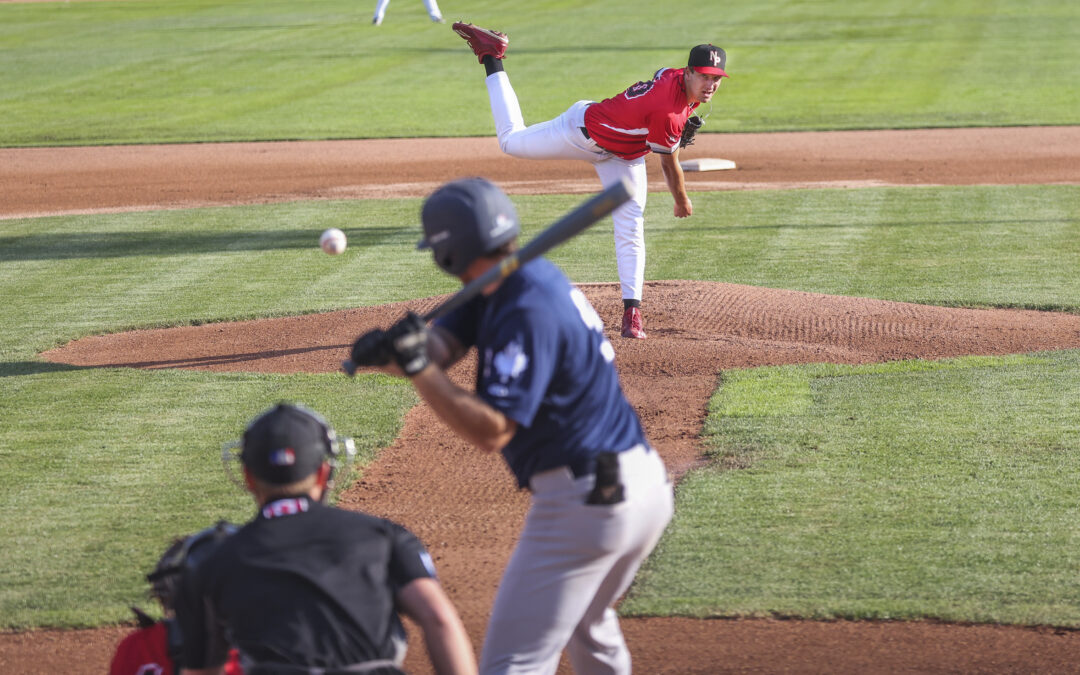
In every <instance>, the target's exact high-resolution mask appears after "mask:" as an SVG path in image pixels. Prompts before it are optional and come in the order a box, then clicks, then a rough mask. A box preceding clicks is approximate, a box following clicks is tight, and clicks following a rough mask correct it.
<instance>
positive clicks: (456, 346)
mask: <svg viewBox="0 0 1080 675" xmlns="http://www.w3.org/2000/svg"><path fill="white" fill-rule="evenodd" d="M421 220H422V221H423V226H424V239H423V240H422V241H421V246H422V247H424V248H430V249H431V250H432V253H433V255H434V258H435V262H436V264H438V265H439V266H440V267H441V268H442V269H443V270H444V271H446V272H448V273H449V274H452V275H454V276H456V277H458V278H459V279H460V280H461V281H462V282H464V283H468V282H469V281H471V280H473V279H476V278H478V277H479V276H481V275H482V274H484V272H486V271H487V270H489V269H491V268H492V267H494V266H495V265H498V264H500V262H501V261H502V260H503V259H505V258H506V257H507V256H509V255H511V254H512V253H513V252H514V251H516V247H517V236H518V232H519V230H520V225H519V222H518V216H517V212H516V210H515V209H514V206H513V204H511V202H510V200H509V199H508V198H507V197H506V195H505V194H503V192H502V191H500V190H499V189H498V188H497V187H495V185H493V184H492V183H490V182H489V181H486V180H484V179H481V178H471V179H465V180H459V181H454V182H451V183H448V184H446V185H444V186H443V187H441V188H440V189H438V190H436V191H435V193H433V194H432V195H431V196H430V197H429V198H428V199H427V201H426V202H425V203H424V207H423V210H422V213H421ZM472 347H475V348H476V350H477V355H478V360H479V363H478V370H477V378H476V389H475V393H473V392H470V391H467V390H465V389H462V388H461V387H458V386H457V385H455V384H454V383H453V382H452V381H451V380H450V379H449V378H448V377H447V375H446V368H448V367H449V366H451V365H452V364H454V363H456V362H457V361H459V360H460V359H461V358H462V357H463V356H464V355H465V354H466V352H467V351H468V350H470V349H471V348H472ZM351 359H352V361H353V363H355V364H357V365H369V366H384V369H385V370H387V371H388V372H393V373H396V374H404V375H405V376H407V377H409V378H411V380H412V382H413V385H414V386H415V387H416V390H417V391H418V392H419V393H420V395H421V396H422V397H423V398H424V400H425V401H426V402H427V403H428V404H429V405H430V406H431V408H432V410H434V411H435V413H436V414H437V415H438V416H439V418H440V419H441V420H442V421H443V422H444V423H446V424H447V426H449V427H450V428H451V429H452V430H453V431H454V432H456V433H457V434H458V435H460V436H461V437H462V438H464V439H466V440H468V441H469V442H471V443H473V444H475V445H476V446H477V447H478V448H479V449H480V450H483V451H488V452H501V453H502V455H503V458H504V459H505V460H506V463H507V464H508V465H509V467H510V470H511V471H512V472H513V474H514V476H515V478H516V480H517V484H518V486H519V487H521V488H525V489H528V490H529V491H530V492H531V493H532V500H531V502H530V506H529V512H528V515H527V517H526V521H525V527H524V529H523V530H522V532H521V537H520V540H519V541H518V544H517V546H516V548H515V550H514V552H513V555H512V556H511V558H510V562H509V563H508V565H507V567H506V570H505V571H504V572H503V576H502V581H501V582H500V584H499V590H498V593H497V594H496V598H495V605H494V607H493V608H492V612H491V618H490V620H489V623H488V629H487V634H486V636H485V638H484V647H483V651H482V655H481V660H480V672H482V673H530V674H535V673H554V672H555V670H556V668H557V666H558V663H559V656H560V654H561V653H562V651H563V649H564V648H565V649H566V650H567V653H568V655H569V658H570V662H571V664H572V665H573V667H574V670H575V671H576V672H578V673H629V672H630V653H629V651H628V650H627V648H626V643H625V641H624V640H623V636H622V632H621V631H620V629H619V623H618V619H617V615H616V613H615V610H614V609H613V607H612V606H613V605H614V603H615V601H616V600H618V598H619V597H620V596H621V595H622V594H623V592H625V591H626V589H627V588H628V587H629V585H630V582H631V581H632V580H633V578H634V575H635V574H636V573H637V570H638V567H639V566H640V565H641V562H642V561H643V560H644V559H645V558H646V556H648V555H649V553H650V552H651V551H652V549H653V547H654V546H655V545H656V542H657V541H658V540H659V538H660V535H661V533H662V532H663V530H664V528H665V527H666V526H667V523H668V521H669V520H670V519H671V514H672V508H673V507H672V501H673V499H672V489H671V483H670V481H669V480H668V477H667V472H666V470H665V468H664V464H663V462H662V461H661V459H660V457H659V456H658V455H657V453H656V451H655V450H653V449H652V447H650V445H649V443H648V440H647V439H646V438H645V434H644V432H643V430H642V427H641V422H640V421H639V419H638V416H637V414H636V413H635V412H634V409H633V408H632V407H631V406H630V404H629V402H627V400H626V397H625V396H624V395H623V391H622V387H621V385H620V383H619V379H618V375H617V373H616V371H615V366H614V360H615V350H614V348H613V347H612V345H611V343H610V342H609V341H608V340H607V338H606V337H605V336H604V326H603V322H602V321H601V320H600V317H599V316H598V315H597V313H596V311H595V310H594V309H593V307H592V305H590V304H589V301H588V300H586V299H585V296H584V294H582V292H581V291H580V290H579V289H577V288H575V287H574V286H573V285H571V284H570V282H569V281H568V280H567V278H566V277H565V276H564V275H563V273H562V272H561V271H560V270H559V269H558V268H557V267H555V266H554V265H553V264H551V263H550V262H548V261H547V260H545V259H543V258H537V259H535V260H533V261H531V262H528V263H525V264H524V265H523V266H522V267H521V268H520V269H518V270H517V271H516V272H514V273H513V274H511V275H510V276H509V277H507V278H505V279H504V280H502V281H501V282H495V283H494V284H492V285H491V286H489V287H488V288H486V289H485V290H484V292H483V293H482V294H481V295H479V296H477V297H475V298H474V299H473V300H471V301H470V302H469V303H467V304H466V305H464V306H463V307H461V308H460V309H458V310H456V311H452V312H451V313H450V314H448V315H447V316H446V317H444V318H443V319H440V320H439V321H437V322H436V323H435V324H434V325H433V326H432V327H431V328H428V327H427V326H425V324H424V322H423V320H422V319H421V318H420V317H419V316H417V315H415V314H409V315H408V316H407V317H406V318H405V319H403V320H402V321H400V322H399V323H397V324H396V325H394V326H393V327H391V328H390V330H389V331H382V330H376V331H372V332H370V333H367V334H365V335H363V336H361V337H360V338H359V339H358V340H357V341H356V343H355V344H354V345H353V348H352V352H351ZM387 359H393V362H392V363H391V364H389V365H387Z"/></svg>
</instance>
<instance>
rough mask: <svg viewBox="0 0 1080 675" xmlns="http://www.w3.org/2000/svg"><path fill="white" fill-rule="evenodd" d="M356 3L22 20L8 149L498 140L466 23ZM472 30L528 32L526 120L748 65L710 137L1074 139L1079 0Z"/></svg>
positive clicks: (550, 9) (522, 55) (7, 18)
mask: <svg viewBox="0 0 1080 675" xmlns="http://www.w3.org/2000/svg"><path fill="white" fill-rule="evenodd" d="M371 10H372V6H369V5H368V4H364V3H356V2H354V1H353V0H309V1H308V2H304V3H296V2H292V1H288V0H232V1H227V2H209V1H207V0H176V1H175V2H168V3H157V2H130V1H124V2H72V3H64V2H56V3H28V4H4V5H2V6H0V59H2V62H3V65H4V67H3V72H4V80H5V87H4V90H3V91H2V92H0V145H2V146H18V145H67V144H98V143H148V142H176V141H218V140H266V139H301V138H303V139H322V138H369V137H385V136H391V137H409V136H442V135H481V134H482V135H488V134H491V133H492V124H491V120H490V117H489V115H488V106H487V98H486V93H485V90H484V86H483V82H482V80H483V71H482V69H480V67H479V66H478V65H477V63H476V60H475V58H474V57H473V56H472V54H471V52H470V51H469V50H468V48H467V47H466V46H465V44H464V43H463V42H462V41H461V39H460V38H459V37H458V36H457V35H455V34H454V33H453V32H452V31H451V30H450V27H449V25H439V24H432V23H431V22H430V21H428V19H427V16H426V14H425V12H424V8H423V6H422V5H420V4H416V3H397V4H395V5H394V6H393V7H392V8H391V9H390V10H389V14H388V17H387V21H386V23H385V24H384V25H383V26H381V27H379V28H375V27H373V26H371V25H370V20H371V14H370V12H371ZM447 11H448V12H451V11H453V12H462V15H461V16H460V17H458V16H457V15H456V14H448V15H447V17H448V20H450V21H453V20H454V19H456V18H461V19H464V20H468V21H472V22H474V23H478V24H480V25H489V26H490V27H493V28H499V29H501V30H504V31H506V32H507V33H509V35H510V37H511V44H510V52H509V56H508V57H507V60H506V67H507V69H508V72H509V73H510V74H511V76H512V79H513V82H514V85H515V88H516V89H517V91H518V95H519V97H520V98H521V102H522V107H523V109H524V110H525V111H526V114H527V117H526V121H540V120H543V119H548V118H549V117H552V116H554V115H555V114H557V113H559V112H562V111H563V110H565V109H566V106H567V105H569V104H570V103H571V102H573V101H575V100H578V99H584V98H591V99H599V98H603V97H606V96H611V95H613V94H615V93H617V92H618V91H621V90H622V89H624V88H625V87H626V86H628V85H630V84H632V83H633V82H636V81H638V80H641V79H645V78H647V77H651V76H652V73H653V72H654V71H655V70H656V69H657V68H659V67H661V66H681V65H683V64H685V62H686V54H687V52H688V50H689V47H690V46H692V45H694V44H697V43H700V42H714V43H716V44H718V45H720V46H722V47H724V48H725V49H726V50H727V51H728V53H729V61H728V66H729V68H728V69H729V71H730V73H731V75H732V78H731V80H730V81H728V82H725V83H724V87H723V88H722V89H721V93H720V96H719V98H718V99H717V100H716V101H715V104H714V107H713V112H712V116H711V117H710V120H709V124H708V126H707V127H706V131H765V130H770V131H775V130H795V129H842V128H890V127H940V126H948V127H952V126H996V125H1032V124H1074V123H1076V122H1077V119H1078V116H1080V88H1078V87H1076V86H1075V85H1076V82H1077V80H1078V79H1080V65H1078V64H1080V40H1077V39H1076V36H1077V35H1078V34H1080V16H1078V12H1077V11H1076V7H1075V3H1074V2H1071V1H1070V0H1036V1H1032V0H991V1H987V0H953V1H952V2H948V3H941V2H929V1H922V2H910V1H906V0H862V1H860V2H849V1H848V0H822V1H820V2H814V3H801V2H791V1H790V0H766V1H765V2H729V3H725V4H724V5H723V6H722V7H719V6H718V7H716V8H712V10H709V9H708V8H706V7H702V11H700V12H699V13H697V14H695V15H693V16H692V17H691V16H688V15H687V13H686V12H683V11H677V12H672V11H671V8H670V7H669V6H668V5H665V4H663V3H657V2H655V1H654V0H595V1H593V2H588V3H569V2H565V1H563V0H536V1H535V2H529V3H516V4H507V3H506V2H501V1H499V0H474V1H473V2H470V3H468V5H467V7H462V8H453V9H451V8H447Z"/></svg>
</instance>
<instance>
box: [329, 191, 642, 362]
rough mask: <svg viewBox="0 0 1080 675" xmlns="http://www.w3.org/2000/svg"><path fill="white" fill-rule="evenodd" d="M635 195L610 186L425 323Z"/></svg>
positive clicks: (471, 284) (450, 300)
mask: <svg viewBox="0 0 1080 675" xmlns="http://www.w3.org/2000/svg"><path fill="white" fill-rule="evenodd" d="M632 195H633V184H632V183H631V182H630V179H628V178H623V179H622V180H620V181H619V182H617V183H614V184H612V185H610V186H608V187H607V188H605V189H604V190H603V191H602V192H600V193H598V194H596V195H594V196H593V197H591V198H590V199H588V200H587V201H585V202H584V203H582V204H581V205H579V206H578V207H577V208H575V209H574V210H573V211H570V212H569V213H567V214H566V215H564V216H563V217H562V218H559V219H558V220H557V221H555V222H554V223H552V224H551V225H549V226H548V227H547V229H545V230H544V231H543V232H541V233H540V234H538V235H537V236H536V238H535V239H533V240H532V241H530V242H529V243H528V244H526V245H525V246H524V247H522V248H520V249H518V250H517V251H515V252H514V253H511V254H510V255H508V256H506V257H505V258H503V259H502V260H501V261H499V264H498V265H495V266H494V267H492V268H491V269H489V270H488V271H486V272H484V273H483V274H481V275H480V276H478V277H477V278H475V279H473V280H472V281H470V282H469V283H467V284H465V285H464V286H462V287H461V290H459V291H458V292H457V293H455V294H454V295H452V296H451V297H450V298H447V300H446V301H445V302H443V303H442V304H440V305H439V306H438V307H436V308H435V309H433V310H431V311H430V312H428V313H427V314H424V316H423V317H422V318H423V319H424V322H425V323H428V322H431V321H434V320H435V319H438V318H441V317H444V316H446V315H447V314H449V313H450V312H452V311H454V310H455V309H457V308H459V307H461V306H462V305H464V304H465V303H467V302H468V301H469V300H472V299H473V298H474V297H476V296H477V295H479V294H480V292H481V291H483V290H484V288H485V287H487V286H488V285H490V284H493V283H495V282H497V281H502V280H503V279H505V278H506V277H508V276H510V275H511V274H513V273H514V272H515V271H517V269H518V268H519V267H521V266H522V265H524V264H525V263H527V262H529V261H530V260H533V259H534V258H538V257H540V256H542V255H544V254H545V253H547V252H548V251H550V250H551V249H553V248H555V247H556V246H558V245H560V244H562V243H564V242H566V241H567V240H569V239H571V238H573V237H575V236H577V235H578V234H580V233H581V232H583V231H585V230H586V229H587V228H589V227H591V226H592V225H594V224H595V223H597V222H599V221H600V220H601V219H602V218H604V217H605V216H607V215H608V214H610V213H611V212H612V211H614V210H615V209H617V208H619V206H620V205H622V204H623V202H625V201H626V200H628V199H630V197H631V196H632ZM341 367H342V369H344V371H345V372H346V373H348V374H349V375H354V374H355V373H356V368H357V366H356V364H354V363H353V362H352V361H351V360H348V361H345V362H343V363H342V364H341Z"/></svg>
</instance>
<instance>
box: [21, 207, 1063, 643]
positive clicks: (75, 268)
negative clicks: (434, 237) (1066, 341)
mask: <svg viewBox="0 0 1080 675" xmlns="http://www.w3.org/2000/svg"><path fill="white" fill-rule="evenodd" d="M694 198H695V205H696V206H697V207H698V209H699V213H701V214H709V215H708V217H702V218H700V219H697V218H696V219H695V220H694V222H687V221H683V220H679V221H677V220H676V219H674V218H673V217H672V216H671V213H670V205H669V204H668V203H667V202H665V201H664V200H662V199H656V200H653V202H652V203H651V204H650V206H649V212H648V215H647V218H648V222H649V231H648V237H649V239H650V258H649V265H648V268H647V276H648V278H651V279H674V278H692V279H702V280H712V281H731V282H737V283H753V284H758V285H763V286H772V287H778V288H792V289H801V290H808V291H819V292H825V293H841V294H851V295H863V296H870V297H883V298H888V299H894V300H912V301H931V302H939V303H942V304H947V303H949V302H950V301H952V302H962V303H964V304H972V305H994V304H1001V305H1016V306H1027V307H1058V308H1062V309H1065V310H1067V311H1073V312H1077V311H1080V305H1078V302H1077V298H1080V279H1078V278H1077V275H1076V274H1075V272H1074V271H1075V270H1076V269H1078V268H1080V248H1078V244H1077V242H1080V221H1078V219H1077V217H1076V214H1077V213H1078V212H1080V209H1078V201H1080V189H1078V188H1074V187H1040V186H1022V187H971V188H889V189H873V190H859V191H850V190H826V191H815V192H810V191H776V192H743V193H719V192H717V193H707V194H697V195H694ZM584 199H585V198H584V197H581V196H532V197H521V198H518V199H516V200H515V201H516V202H517V203H518V204H519V207H520V212H521V214H522V217H523V219H524V221H525V223H526V233H525V238H526V239H527V238H529V237H531V236H533V235H535V233H536V232H537V231H538V230H539V228H541V227H542V226H543V225H544V224H546V223H548V222H551V221H552V220H554V219H555V218H556V217H557V216H558V215H559V214H561V213H563V212H565V211H566V210H567V209H569V208H570V207H571V206H573V205H575V204H578V203H580V202H581V201H583V200H584ZM419 205H420V202H419V200H415V199H409V200H388V201H350V202H300V203H293V204H278V205H268V206H245V207H234V208H206V209H192V210H179V211H159V212H150V213H123V214H111V215H101V214H99V215H89V216H66V217H48V218H33V219H22V220H10V221H3V226H2V230H0V307H2V308H3V310H2V312H3V320H4V325H5V330H4V331H3V332H0V503H2V504H4V505H7V506H8V507H9V508H11V509H13V510H16V511H18V513H19V518H18V519H9V520H8V521H7V523H6V524H5V525H4V542H5V545H4V546H3V547H0V570H4V571H3V572H0V617H3V622H4V625H8V626H28V625H61V626H71V625H92V624H94V623H99V622H112V621H119V620H123V619H125V618H126V617H127V612H126V609H125V606H126V604H127V603H130V602H135V601H137V600H138V598H139V597H141V593H142V589H143V587H144V583H143V581H142V575H143V574H145V572H146V570H147V569H148V568H149V566H150V565H151V564H152V562H153V560H154V559H155V558H156V556H157V555H159V554H160V552H161V550H163V547H164V545H165V544H166V543H167V542H168V541H169V539H170V538H171V537H172V536H175V535H178V534H182V533H185V532H189V531H194V530H195V529H199V528H201V527H202V526H204V525H205V524H207V523H208V522H212V521H213V520H215V519H217V518H220V517H226V518H231V519H234V520H242V519H244V518H245V515H246V514H247V512H248V510H249V509H250V505H249V503H248V501H247V498H246V496H245V495H244V493H242V492H241V491H239V490H233V489H231V488H230V487H229V484H228V483H227V482H226V481H225V477H224V474H223V473H222V471H221V466H220V463H219V462H218V461H217V456H218V453H219V451H220V447H221V444H222V443H223V442H225V441H227V440H230V439H232V438H234V437H235V436H236V435H237V434H238V433H239V432H240V430H241V429H242V428H243V425H244V423H245V422H246V421H247V420H248V419H250V418H251V417H252V416H254V415H255V414H256V413H257V412H259V410H261V409H262V408H263V407H265V406H266V405H268V404H269V403H270V402H272V400H274V399H276V398H287V399H292V400H299V401H302V402H306V403H308V404H310V405H312V406H313V407H315V408H316V409H318V410H320V411H322V412H324V413H326V415H327V416H328V418H329V419H330V421H331V422H332V423H334V424H335V426H337V427H338V428H339V430H340V431H341V432H342V433H345V434H350V435H361V440H362V445H363V447H364V448H365V449H366V452H367V453H368V456H370V455H371V453H373V452H374V450H375V449H376V448H378V447H381V446H384V445H386V444H388V443H389V441H390V440H391V439H392V438H393V435H394V433H396V430H397V428H398V425H399V424H400V416H401V414H402V413H403V412H404V411H405V410H406V409H407V408H408V407H409V406H410V405H411V404H412V402H413V401H414V400H415V399H414V398H413V397H412V394H411V390H410V389H409V388H408V387H406V386H404V385H403V384H402V383H401V382H395V381H391V380H389V379H385V378H361V379H358V380H354V381H350V380H346V379H345V378H344V376H343V375H334V374H325V375H288V376H286V375H278V376H265V375H242V374H216V373H195V372H167V371H152V372H146V371H134V370H108V369H83V368H72V367H69V366H64V365H59V364H52V363H46V362H43V361H41V360H40V359H39V358H38V357H37V356H36V354H37V353H38V352H39V351H41V350H44V349H47V348H49V347H52V346H55V345H56V344H58V343H60V342H63V341H66V340H69V339H72V338H75V337H79V336H82V335H88V334H95V333H102V332H111V331H116V330H120V329H123V328H130V327H146V326H165V325H178V324H185V323H192V322H203V321H215V320H223V319H232V318H251V317H255V316H275V315H284V314H294V313H301V312H314V311H322V310H330V309H338V308H343V307H350V306H357V305H370V304H377V303H382V302H389V301H394V300H404V299H409V298H415V297H423V296H425V295H434V294H438V293H444V292H448V291H450V290H452V289H453V288H455V287H456V285H457V284H456V282H455V281H454V280H452V279H451V278H449V277H448V276H446V275H444V274H442V273H441V272H439V271H438V270H437V269H436V268H435V266H434V265H432V264H431V262H430V258H429V257H428V255H426V254H424V253H420V252H417V251H415V250H414V247H413V244H414V243H415V241H416V238H417V235H418V232H417V224H416V223H417V212H418V209H419ZM329 226H336V227H341V228H342V229H343V230H345V231H346V232H347V233H348V235H349V238H350V242H351V246H350V248H349V249H348V251H346V253H345V254H343V255H341V256H337V257H330V256H326V255H324V254H323V253H321V252H320V251H319V250H318V248H317V241H318V235H319V233H320V232H321V231H322V230H323V229H324V228H325V227H329ZM612 248H613V244H612V241H611V231H610V225H609V224H605V225H598V226H596V227H594V228H593V229H591V230H589V231H588V232H586V233H584V234H583V235H581V236H580V237H578V238H576V239H575V240H573V241H571V242H569V243H568V244H566V245H565V246H564V247H562V248H560V249H559V250H558V251H557V252H556V253H555V254H554V256H553V259H554V260H556V261H557V262H558V263H559V264H560V265H562V266H563V267H564V268H565V269H566V270H567V271H568V273H569V274H570V276H571V277H572V278H574V279H575V280H578V281H609V282H613V281H615V280H616V272H615V265H614V256H613V254H612ZM597 261H600V262H599V263H598V262H597ZM980 261H982V262H980ZM1061 391H1062V392H1066V391H1068V389H1067V388H1066V387H1062V388H1061ZM930 393H932V392H930ZM930 393H928V394H927V396H929V395H930ZM928 400H929V399H928ZM1035 400H1036V399H1032V402H1034V401H1035ZM866 405H870V406H871V407H873V403H867V404H866ZM970 415H971V413H970V412H969V413H968V417H964V418H961V419H970ZM882 424H884V423H882ZM973 428H980V427H973ZM361 432H363V433H361ZM1046 434H1048V436H1047V438H1049V439H1051V440H1050V441H1047V442H1056V443H1058V444H1059V445H1060V446H1061V447H1063V448H1066V449H1071V450H1075V449H1076V447H1077V442H1076V438H1075V432H1069V431H1068V430H1066V429H1063V428H1061V427H1059V426H1051V427H1048V428H1047V431H1046ZM1054 439H1056V440H1054ZM1043 478H1046V477H1045V476H1044V477H1043ZM1033 480H1034V479H1033ZM1033 485H1036V486H1037V485H1038V483H1037V481H1035V482H1033ZM1033 489H1034V488H1033ZM687 494H689V493H687ZM72 497H75V499H72ZM685 499H687V497H683V496H680V508H682V503H683V501H684V500H685ZM133 508H134V509H136V511H137V514H138V515H135V516H133V515H132V509H133ZM1068 543H1070V542H1067V541H1063V544H1068ZM9 544H10V545H9ZM666 546H667V545H666ZM668 548H670V546H668ZM64 578H75V579H78V580H79V582H80V583H79V587H80V588H83V589H85V592H83V591H80V592H78V593H65V594H54V593H50V592H49V591H48V590H47V589H49V588H57V587H61V584H59V582H58V581H57V580H58V579H64Z"/></svg>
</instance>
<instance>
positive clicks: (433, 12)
mask: <svg viewBox="0 0 1080 675" xmlns="http://www.w3.org/2000/svg"><path fill="white" fill-rule="evenodd" d="M424 7H427V13H428V17H430V18H431V20H432V21H434V22H435V23H443V17H442V12H440V11H439V3H438V2H436V0H424Z"/></svg>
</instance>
